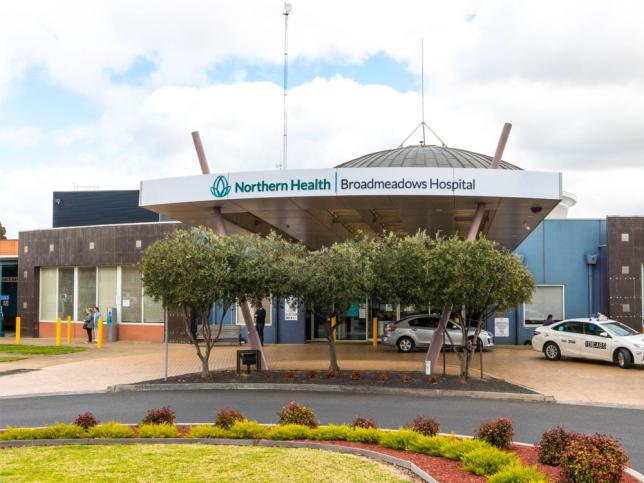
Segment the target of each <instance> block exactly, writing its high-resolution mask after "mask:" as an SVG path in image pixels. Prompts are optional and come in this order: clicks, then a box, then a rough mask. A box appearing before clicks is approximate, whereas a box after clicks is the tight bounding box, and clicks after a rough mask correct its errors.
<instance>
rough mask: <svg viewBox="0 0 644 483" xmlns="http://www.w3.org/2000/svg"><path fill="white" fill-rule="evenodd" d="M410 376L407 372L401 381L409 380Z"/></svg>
mask: <svg viewBox="0 0 644 483" xmlns="http://www.w3.org/2000/svg"><path fill="white" fill-rule="evenodd" d="M411 380H412V377H411V376H410V375H409V374H405V375H404V376H403V378H402V382H410V381H411Z"/></svg>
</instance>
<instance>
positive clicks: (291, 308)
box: [284, 300, 297, 320]
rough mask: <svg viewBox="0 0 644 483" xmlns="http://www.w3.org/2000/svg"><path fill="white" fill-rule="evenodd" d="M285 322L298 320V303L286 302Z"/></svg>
mask: <svg viewBox="0 0 644 483" xmlns="http://www.w3.org/2000/svg"><path fill="white" fill-rule="evenodd" d="M291 304H292V305H291ZM284 320H297V302H295V301H293V300H287V301H286V303H285V304H284Z"/></svg>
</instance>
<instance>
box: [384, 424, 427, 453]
mask: <svg viewBox="0 0 644 483" xmlns="http://www.w3.org/2000/svg"><path fill="white" fill-rule="evenodd" d="M419 437H420V436H419V434H418V433H416V432H414V431H411V430H409V429H399V430H398V431H386V432H383V433H382V435H381V437H380V445H381V446H384V447H385V448H391V449H401V450H406V449H407V448H409V447H410V444H411V442H412V441H414V440H416V439H418V438H419Z"/></svg>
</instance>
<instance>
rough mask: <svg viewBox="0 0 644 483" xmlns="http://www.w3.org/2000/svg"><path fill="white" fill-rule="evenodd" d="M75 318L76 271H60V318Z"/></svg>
mask: <svg viewBox="0 0 644 483" xmlns="http://www.w3.org/2000/svg"><path fill="white" fill-rule="evenodd" d="M68 315H71V316H72V317H74V269H73V268H59V269H58V317H60V318H61V319H66V318H67V316H68Z"/></svg>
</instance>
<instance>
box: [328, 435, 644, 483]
mask: <svg viewBox="0 0 644 483" xmlns="http://www.w3.org/2000/svg"><path fill="white" fill-rule="evenodd" d="M316 442H318V443H320V442H323V443H330V444H335V445H338V446H350V447H352V448H363V449H368V450H371V451H376V452H378V453H383V454H386V455H389V456H395V457H396V458H400V459H404V460H407V461H411V462H412V463H414V464H415V465H416V466H418V467H419V468H420V469H422V470H423V471H426V472H427V473H429V474H430V475H431V476H433V477H434V478H435V479H437V480H438V481H448V482H485V481H487V478H485V477H483V476H476V475H473V474H471V473H467V472H465V471H463V470H462V468H461V463H460V461H452V460H448V459H446V458H440V457H438V456H429V455H424V454H416V453H410V452H407V451H399V450H395V449H389V448H383V447H382V446H379V445H377V444H365V443H351V442H348V441H316ZM511 450H512V452H514V453H515V454H516V455H517V456H518V457H519V459H520V460H521V462H522V463H523V464H524V465H527V466H532V465H537V469H538V470H539V471H540V472H541V473H544V474H545V475H547V476H548V478H549V479H551V480H552V481H561V479H560V469H559V467H557V466H548V465H543V464H541V463H539V461H538V452H537V448H535V447H531V446H517V445H513V446H512V448H511ZM621 481H622V483H638V482H637V480H636V479H635V478H632V477H631V476H629V475H626V474H624V475H623V476H622V480H621Z"/></svg>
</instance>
